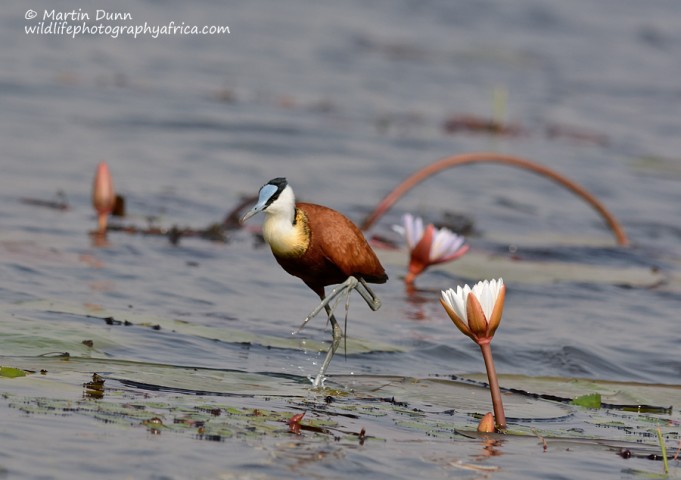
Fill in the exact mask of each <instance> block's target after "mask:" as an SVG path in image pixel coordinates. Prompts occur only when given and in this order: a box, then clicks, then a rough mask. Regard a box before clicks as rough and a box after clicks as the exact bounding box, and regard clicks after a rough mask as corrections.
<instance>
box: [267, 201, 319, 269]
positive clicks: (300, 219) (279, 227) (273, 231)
mask: <svg viewBox="0 0 681 480" xmlns="http://www.w3.org/2000/svg"><path fill="white" fill-rule="evenodd" d="M262 233H263V237H265V241H266V242H267V243H268V244H269V245H270V248H272V253H274V255H276V256H279V257H299V256H301V255H302V254H304V253H305V252H306V251H307V249H308V247H309V246H310V228H309V226H308V221H307V217H306V215H305V212H303V211H302V210H301V209H299V208H296V211H295V220H294V222H293V223H291V221H290V220H289V219H286V218H282V217H280V216H274V215H272V216H267V218H266V219H265V222H264V223H263V225H262Z"/></svg>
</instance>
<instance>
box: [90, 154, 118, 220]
mask: <svg viewBox="0 0 681 480" xmlns="http://www.w3.org/2000/svg"><path fill="white" fill-rule="evenodd" d="M115 201H116V194H115V192H114V186H113V180H112V179H111V173H110V172H109V167H108V165H107V164H106V162H100V164H99V165H97V173H95V178H94V181H93V182H92V206H93V207H94V208H95V210H96V211H97V213H98V217H99V232H100V233H103V232H104V231H106V220H107V218H106V217H107V215H108V214H109V213H111V210H112V209H113V207H114V203H115Z"/></svg>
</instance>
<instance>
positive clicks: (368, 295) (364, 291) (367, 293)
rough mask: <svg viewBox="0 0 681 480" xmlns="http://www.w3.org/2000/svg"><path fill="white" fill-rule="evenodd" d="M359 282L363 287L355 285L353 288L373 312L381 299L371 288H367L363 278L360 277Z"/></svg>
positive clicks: (377, 307) (379, 306)
mask: <svg viewBox="0 0 681 480" xmlns="http://www.w3.org/2000/svg"><path fill="white" fill-rule="evenodd" d="M359 283H360V284H361V286H362V287H363V288H360V285H356V286H355V287H354V288H355V290H357V293H359V294H360V295H361V296H362V298H363V299H364V301H365V302H367V305H369V308H370V309H372V310H373V311H374V312H375V311H376V310H378V309H379V308H381V299H380V298H378V297H377V296H376V294H375V293H374V292H373V290H371V289H370V288H369V285H367V282H365V281H364V279H363V278H360V279H359Z"/></svg>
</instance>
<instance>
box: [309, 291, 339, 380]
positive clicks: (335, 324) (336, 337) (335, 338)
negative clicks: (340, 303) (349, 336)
mask: <svg viewBox="0 0 681 480" xmlns="http://www.w3.org/2000/svg"><path fill="white" fill-rule="evenodd" d="M324 308H325V309H326V313H328V314H329V321H330V322H331V329H332V335H333V339H332V341H331V348H329V351H328V352H327V353H326V357H325V358H324V361H323V362H322V368H320V369H319V373H318V374H317V376H316V377H315V379H314V381H313V382H312V387H313V388H317V387H321V386H322V384H323V383H324V378H325V377H324V374H325V373H326V369H327V368H329V364H330V363H331V359H332V358H333V356H334V354H335V353H336V350H338V345H340V342H341V339H342V338H343V330H342V329H341V327H340V325H338V322H337V321H336V317H334V316H333V312H332V310H331V307H329V306H328V303H327V304H326V305H325V306H324Z"/></svg>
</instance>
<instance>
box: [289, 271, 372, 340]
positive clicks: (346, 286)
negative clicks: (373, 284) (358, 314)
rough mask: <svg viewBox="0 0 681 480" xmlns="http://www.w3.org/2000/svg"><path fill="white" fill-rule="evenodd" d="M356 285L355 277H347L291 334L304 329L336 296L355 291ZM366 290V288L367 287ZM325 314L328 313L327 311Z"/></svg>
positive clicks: (357, 281)
mask: <svg viewBox="0 0 681 480" xmlns="http://www.w3.org/2000/svg"><path fill="white" fill-rule="evenodd" d="M358 283H359V280H357V279H356V278H355V277H353V276H349V277H348V278H347V280H345V281H344V282H343V283H341V284H340V285H338V286H337V287H336V288H334V289H333V290H332V291H331V293H330V294H329V295H328V296H327V297H326V298H324V299H323V300H322V302H321V303H320V304H319V305H318V306H317V308H315V309H314V310H312V311H311V312H310V314H309V315H308V316H307V317H305V320H303V323H302V324H301V325H300V327H298V330H296V331H295V332H293V333H294V334H295V333H298V332H300V331H301V330H302V329H303V328H304V327H305V325H307V322H309V321H310V320H312V319H313V318H314V317H316V316H317V314H318V313H319V312H321V311H322V309H323V308H327V307H328V305H329V303H330V302H331V301H332V300H334V299H335V298H336V297H337V296H338V295H340V294H342V293H343V292H350V290H352V289H353V288H354V289H357V285H358ZM367 288H368V287H367ZM358 291H359V290H358ZM360 295H362V297H363V298H364V299H365V300H366V297H365V296H364V294H362V292H360ZM368 302H369V300H367V303H368ZM369 306H371V305H369ZM335 308H336V305H334V306H333V308H332V309H331V313H333V310H334V309H335ZM327 313H328V310H327ZM329 318H331V315H329Z"/></svg>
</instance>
